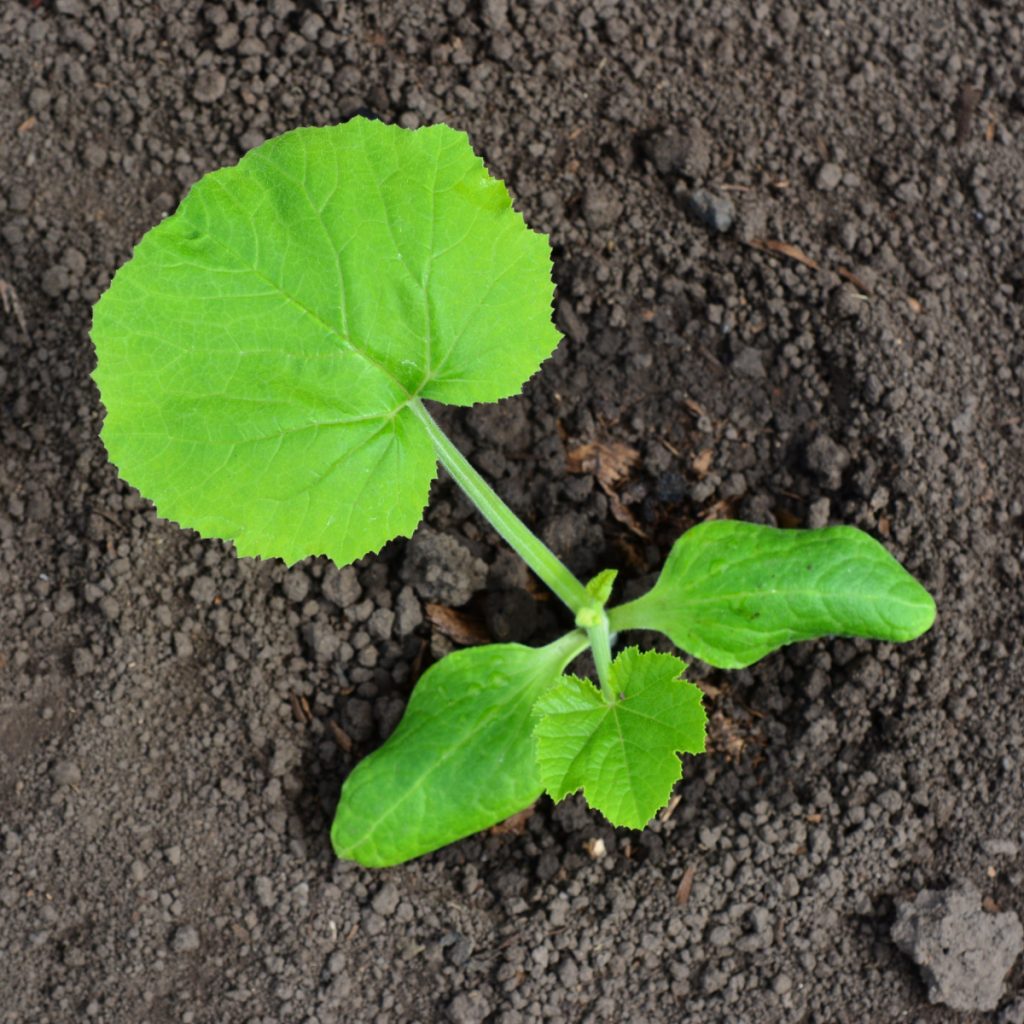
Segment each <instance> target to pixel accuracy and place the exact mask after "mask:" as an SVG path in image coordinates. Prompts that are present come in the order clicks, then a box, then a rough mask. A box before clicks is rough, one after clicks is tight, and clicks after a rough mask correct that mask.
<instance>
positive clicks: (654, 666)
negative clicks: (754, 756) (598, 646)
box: [534, 647, 707, 829]
mask: <svg viewBox="0 0 1024 1024" xmlns="http://www.w3.org/2000/svg"><path fill="white" fill-rule="evenodd" d="M685 668H686V666H685V665H684V664H683V662H681V661H680V660H679V659H678V658H674V657H673V656H672V655H671V654H658V653H656V652H654V651H644V652H642V653H641V652H640V651H639V650H637V648H635V647H629V648H627V649H626V650H624V651H623V652H622V653H621V654H620V655H619V656H618V657H617V658H616V659H615V661H614V662H612V669H611V681H612V687H613V689H614V690H615V692H616V693H617V694H618V695H619V699H618V700H617V701H616V702H615V703H614V704H608V703H607V702H606V701H605V700H604V698H603V697H602V696H601V693H600V692H599V691H598V690H597V689H596V688H595V687H594V685H593V684H592V683H591V682H590V681H589V680H586V679H578V678H576V677H574V676H569V677H567V678H565V679H564V680H563V681H562V683H561V684H560V685H559V686H558V687H557V688H555V689H554V690H552V691H550V692H549V693H548V694H546V695H545V696H543V697H541V698H540V700H538V701H537V705H536V707H535V709H534V714H535V716H536V717H537V726H536V729H535V730H534V735H535V736H536V737H537V763H538V765H539V767H540V777H541V781H542V782H543V783H544V788H545V789H546V790H547V791H548V792H549V793H550V794H551V796H552V797H553V798H554V799H555V800H561V799H562V798H563V797H564V796H566V795H568V794H569V793H575V792H576V791H577V790H578V789H582V790H583V795H584V796H585V797H586V799H587V803H589V804H590V806H591V807H595V808H597V810H599V811H600V812H601V813H602V814H603V815H604V816H605V817H606V818H607V819H608V820H609V821H610V822H611V823H612V824H613V825H625V826H627V827H628V828H637V829H640V828H643V827H644V826H645V825H646V824H647V822H648V821H650V820H651V818H653V817H654V815H655V814H656V813H657V812H658V810H659V809H660V808H661V807H663V806H664V805H665V804H666V803H667V801H668V798H669V796H670V795H671V793H672V787H673V785H674V784H675V783H676V782H677V781H678V780H679V778H680V777H681V776H682V773H683V768H682V765H681V764H680V761H679V758H678V757H676V753H677V752H680V753H687V754H701V753H703V752H704V740H705V728H706V725H707V716H706V715H705V713H704V708H703V706H702V705H701V692H700V690H699V689H698V688H697V687H696V686H694V685H693V683H688V682H686V681H684V680H682V679H680V678H679V677H680V675H681V674H682V672H683V670H684V669H685Z"/></svg>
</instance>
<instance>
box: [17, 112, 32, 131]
mask: <svg viewBox="0 0 1024 1024" xmlns="http://www.w3.org/2000/svg"><path fill="white" fill-rule="evenodd" d="M35 126H36V115H35V114H30V115H29V116H28V117H26V118H25V120H24V121H22V122H21V124H19V125H18V134H19V135H24V134H25V132H30V131H32V129H33V128H35Z"/></svg>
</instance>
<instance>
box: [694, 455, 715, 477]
mask: <svg viewBox="0 0 1024 1024" xmlns="http://www.w3.org/2000/svg"><path fill="white" fill-rule="evenodd" d="M713 456H714V452H713V451H712V450H711V449H710V448H705V449H704V451H702V452H701V453H700V454H699V455H695V456H694V457H693V461H692V462H691V463H690V466H691V468H692V469H693V471H694V473H696V474H697V478H698V479H701V480H702V479H703V478H704V477H706V476H707V475H708V470H710V469H711V459H712V458H713Z"/></svg>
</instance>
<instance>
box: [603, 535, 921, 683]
mask: <svg viewBox="0 0 1024 1024" xmlns="http://www.w3.org/2000/svg"><path fill="white" fill-rule="evenodd" d="M610 620H611V627H612V629H613V630H619V629H656V630H660V631H661V632H662V633H665V634H667V635H668V636H669V637H670V638H671V640H672V642H673V643H674V644H676V645H677V646H678V647H680V648H682V649H683V650H684V651H687V652H688V653H690V654H693V655H695V656H696V657H698V658H701V659H703V660H704V661H706V662H708V663H710V664H712V665H715V666H716V667H718V668H745V667H746V666H747V665H750V664H753V662H755V661H757V660H758V659H760V658H763V657H764V656H765V655H766V654H770V653H771V652H772V651H774V650H775V649H776V648H778V647H782V646H783V645H784V644H791V643H795V642H796V641H798V640H812V639H814V638H815V637H820V636H827V635H829V634H839V635H843V636H863V637H870V638H872V639H875V640H893V641H903V640H913V639H914V638H915V637H918V636H920V635H921V634H922V633H923V632H925V630H927V629H928V628H929V627H930V626H931V624H932V622H933V621H934V620H935V602H934V601H933V600H932V598H931V595H930V594H929V593H928V592H927V591H926V590H925V589H924V587H922V586H921V584H920V583H918V582H917V580H915V579H914V577H913V576H911V575H910V573H908V572H907V571H906V569H904V568H903V566H901V565H900V564H899V562H897V561H896V559H895V558H893V557H892V555H890V554H889V552H888V551H886V550H885V548H884V547H882V545H881V544H879V543H878V541H876V540H874V539H873V538H872V537H869V536H868V535H867V534H866V533H863V532H862V531H860V530H857V529H855V528H854V527H852V526H831V527H828V528H826V529H822V530H779V529H775V528H773V527H770V526H757V525H755V524H753V523H740V522H733V521H727V520H715V521H712V522H707V523H701V524H700V525H699V526H695V527H693V529H691V530H688V531H687V532H686V533H684V534H683V536H682V537H680V538H679V540H677V541H676V543H675V544H674V545H673V547H672V552H671V554H670V555H669V557H668V561H667V562H666V563H665V566H664V568H663V569H662V571H661V575H660V576H659V577H658V581H657V583H655V585H654V588H653V589H652V590H650V591H649V592H648V593H646V594H645V595H644V596H643V597H640V598H638V599H637V600H635V601H632V602H630V603H629V604H626V605H622V606H620V607H619V608H615V609H613V610H612V612H611V614H610Z"/></svg>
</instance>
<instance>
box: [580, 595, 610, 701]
mask: <svg viewBox="0 0 1024 1024" xmlns="http://www.w3.org/2000/svg"><path fill="white" fill-rule="evenodd" d="M587 636H588V638H589V639H590V651H591V653H592V654H593V655H594V665H595V667H596V668H597V680H598V682H599V683H600V684H601V693H602V694H603V695H604V699H605V700H606V701H607V702H608V703H609V704H614V703H615V701H616V700H618V694H617V693H616V692H615V690H614V689H612V645H611V636H610V634H609V632H608V615H607V613H606V612H605V610H604V609H603V608H602V609H601V617H600V619H599V620H598V622H597V624H596V625H593V626H590V627H588V628H587Z"/></svg>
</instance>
